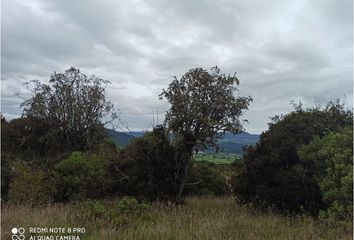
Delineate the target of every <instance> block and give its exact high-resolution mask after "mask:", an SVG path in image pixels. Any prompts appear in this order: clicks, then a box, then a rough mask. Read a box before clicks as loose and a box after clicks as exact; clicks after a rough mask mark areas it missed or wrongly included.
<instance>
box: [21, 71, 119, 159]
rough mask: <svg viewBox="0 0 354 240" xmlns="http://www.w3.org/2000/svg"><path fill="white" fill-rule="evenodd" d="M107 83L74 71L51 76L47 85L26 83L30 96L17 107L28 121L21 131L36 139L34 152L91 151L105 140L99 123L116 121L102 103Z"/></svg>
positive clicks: (108, 103)
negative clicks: (37, 150) (38, 143)
mask: <svg viewBox="0 0 354 240" xmlns="http://www.w3.org/2000/svg"><path fill="white" fill-rule="evenodd" d="M108 83H109V82H108V81H105V80H103V79H100V78H97V77H95V76H92V77H87V76H86V75H85V74H82V73H81V72H80V70H79V69H76V68H74V67H71V68H70V69H68V70H66V71H65V73H56V72H55V73H54V74H53V75H51V77H50V80H49V82H48V83H41V82H39V81H31V82H29V83H26V84H27V89H28V90H30V91H31V93H32V96H31V97H30V98H29V99H27V100H26V101H24V102H23V103H22V104H21V106H22V107H24V110H23V118H24V119H29V120H26V124H24V126H23V128H22V131H26V130H28V131H27V132H28V134H29V136H30V138H32V139H38V141H39V142H40V143H41V144H40V145H39V146H38V148H39V149H40V150H41V151H45V152H44V153H45V154H47V155H48V154H49V155H53V154H57V153H60V152H63V151H66V152H71V151H75V150H88V149H91V148H92V147H94V146H95V145H96V144H98V143H100V142H101V141H102V140H103V138H104V136H105V132H104V128H103V125H104V124H105V123H102V121H103V119H104V120H107V119H110V120H109V121H108V122H106V123H111V122H112V121H113V120H114V119H116V118H117V114H116V113H114V109H113V104H112V103H111V102H109V101H107V100H106V93H105V89H106V86H107V84H108ZM31 84H32V85H31ZM39 124H41V125H45V127H43V126H42V127H41V126H40V125H39ZM38 141H37V142H38ZM28 142H29V143H31V142H30V141H28ZM29 146H32V145H29ZM35 149H36V148H35Z"/></svg>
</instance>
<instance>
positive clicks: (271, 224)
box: [1, 197, 352, 240]
mask: <svg viewBox="0 0 354 240" xmlns="http://www.w3.org/2000/svg"><path fill="white" fill-rule="evenodd" d="M14 226H23V227H29V226H39V227H85V228H86V234H85V235H83V236H84V237H83V238H82V239H102V240H110V239H166V240H167V239H193V240H199V239H200V240H208V239H222V240H226V239H245V240H246V239H252V240H257V239H282V240H283V239H331V240H332V239H352V238H351V234H350V233H344V232H341V231H340V230H337V229H331V228H330V227H325V226H323V225H321V224H320V223H318V222H316V221H314V220H313V219H311V218H308V217H297V218H289V217H284V216H279V215H276V214H273V213H267V214H265V213H256V212H252V211H250V210H248V209H245V208H243V207H241V206H239V205H237V204H236V203H235V202H234V201H233V200H232V199H230V198H215V197H214V198H206V197H205V198H189V199H188V201H187V204H186V205H185V206H181V207H178V208H166V207H164V206H162V205H159V204H154V205H153V206H151V207H150V208H149V209H147V210H145V211H144V212H143V213H141V214H140V215H139V216H134V217H133V216H132V217H131V218H128V221H126V222H125V223H124V224H120V225H117V224H115V223H114V221H110V220H108V219H102V218H92V217H87V212H86V210H85V208H84V207H83V205H82V204H81V205H48V206H45V207H41V208H31V207H28V206H14V205H9V204H5V205H3V206H2V226H1V231H2V239H10V229H11V228H12V227H14Z"/></svg>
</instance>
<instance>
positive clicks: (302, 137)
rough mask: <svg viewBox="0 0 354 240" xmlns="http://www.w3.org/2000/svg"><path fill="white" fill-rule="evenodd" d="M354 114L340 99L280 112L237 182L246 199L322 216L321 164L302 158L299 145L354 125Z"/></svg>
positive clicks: (251, 152) (251, 149) (240, 195)
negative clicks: (316, 105) (319, 182)
mask: <svg viewBox="0 0 354 240" xmlns="http://www.w3.org/2000/svg"><path fill="white" fill-rule="evenodd" d="M352 121H353V118H352V112H351V111H347V110H345V109H344V106H343V105H342V104H340V102H339V101H335V102H330V103H329V104H328V105H327V106H326V107H325V108H320V107H316V108H310V109H302V107H301V106H297V107H296V108H295V111H293V112H291V113H289V114H286V115H283V116H276V117H274V118H273V121H272V122H271V123H270V124H269V129H268V130H267V131H266V132H264V133H262V134H261V136H260V140H259V142H258V143H257V144H256V145H255V146H251V147H248V148H247V149H246V151H245V153H244V155H243V161H244V167H243V169H242V171H241V173H240V174H238V175H237V177H236V179H235V180H234V182H235V186H234V192H235V196H236V197H237V199H239V200H240V201H241V202H247V203H250V202H251V203H253V204H255V205H256V206H260V207H264V208H268V207H272V208H274V209H275V210H278V211H280V212H283V213H299V212H301V211H305V212H307V213H309V214H311V215H314V216H316V215H318V212H319V210H320V209H322V208H323V207H324V205H323V202H322V196H321V190H320V187H319V185H318V183H317V182H316V181H315V180H314V178H313V176H314V174H315V173H316V171H317V167H316V166H314V165H313V163H311V162H308V161H301V160H300V158H299V155H298V149H299V148H300V147H301V146H302V145H306V144H308V143H310V142H311V141H312V140H313V139H314V138H315V136H318V137H319V138H322V137H324V136H325V135H327V134H329V133H331V132H337V131H340V130H342V129H343V128H345V127H347V126H351V125H352Z"/></svg>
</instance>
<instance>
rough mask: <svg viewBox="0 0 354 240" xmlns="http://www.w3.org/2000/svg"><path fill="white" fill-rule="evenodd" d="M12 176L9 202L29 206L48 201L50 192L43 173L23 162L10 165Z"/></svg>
mask: <svg viewBox="0 0 354 240" xmlns="http://www.w3.org/2000/svg"><path fill="white" fill-rule="evenodd" d="M12 169H13V174H12V179H11V181H10V184H9V193H8V195H9V196H8V198H9V201H12V202H15V203H25V204H31V205H37V204H42V203H45V202H48V201H50V199H51V190H50V188H49V186H48V185H47V179H46V176H45V174H44V172H43V171H41V170H39V169H34V168H31V167H30V166H28V164H26V163H25V162H21V161H15V162H13V164H12Z"/></svg>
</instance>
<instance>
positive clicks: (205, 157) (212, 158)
mask: <svg viewBox="0 0 354 240" xmlns="http://www.w3.org/2000/svg"><path fill="white" fill-rule="evenodd" d="M241 157H242V155H241V154H238V153H198V155H197V157H196V161H206V162H210V163H214V164H231V163H233V162H234V161H235V160H238V159H240V158H241Z"/></svg>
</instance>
